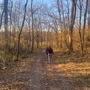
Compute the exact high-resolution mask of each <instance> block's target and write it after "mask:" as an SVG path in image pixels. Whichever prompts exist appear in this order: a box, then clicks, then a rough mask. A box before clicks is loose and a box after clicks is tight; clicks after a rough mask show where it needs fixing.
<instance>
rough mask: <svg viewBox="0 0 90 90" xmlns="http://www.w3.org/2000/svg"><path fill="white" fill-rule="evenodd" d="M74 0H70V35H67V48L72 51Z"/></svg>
mask: <svg viewBox="0 0 90 90" xmlns="http://www.w3.org/2000/svg"><path fill="white" fill-rule="evenodd" d="M75 1H76V0H72V8H71V20H70V27H69V31H70V37H69V50H70V51H71V52H72V51H73V26H74V22H75V16H76V2H75Z"/></svg>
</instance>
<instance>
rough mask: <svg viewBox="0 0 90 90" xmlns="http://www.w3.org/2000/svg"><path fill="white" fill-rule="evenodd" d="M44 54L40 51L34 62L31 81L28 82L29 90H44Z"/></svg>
mask: <svg viewBox="0 0 90 90" xmlns="http://www.w3.org/2000/svg"><path fill="white" fill-rule="evenodd" d="M43 55H44V52H42V51H40V53H39V54H38V55H37V57H36V59H35V60H34V62H33V64H32V68H31V73H30V79H29V82H28V86H29V88H28V90H42V88H43V87H42V86H43V85H42V79H43V78H44V76H45V70H44V66H43V63H42V60H43V59H45V58H43Z"/></svg>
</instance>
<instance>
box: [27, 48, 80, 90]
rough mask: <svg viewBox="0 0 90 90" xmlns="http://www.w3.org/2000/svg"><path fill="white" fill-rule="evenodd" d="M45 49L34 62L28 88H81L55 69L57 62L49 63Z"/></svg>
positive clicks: (35, 89)
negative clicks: (76, 86)
mask: <svg viewBox="0 0 90 90" xmlns="http://www.w3.org/2000/svg"><path fill="white" fill-rule="evenodd" d="M44 51H45V50H41V51H40V53H39V54H38V55H37V57H36V59H35V60H34V62H33V64H32V69H31V74H30V79H29V81H28V86H29V88H28V90H80V89H77V88H75V87H74V86H73V85H72V84H71V83H70V80H69V78H67V77H64V76H62V73H61V72H58V70H56V69H55V67H56V66H57V64H54V61H53V63H52V64H48V63H47V58H46V55H45V52H44Z"/></svg>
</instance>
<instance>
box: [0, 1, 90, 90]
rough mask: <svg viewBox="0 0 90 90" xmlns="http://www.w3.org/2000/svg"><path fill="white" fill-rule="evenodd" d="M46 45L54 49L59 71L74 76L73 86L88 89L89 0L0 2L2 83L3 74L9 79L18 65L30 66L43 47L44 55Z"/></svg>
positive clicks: (0, 71)
mask: <svg viewBox="0 0 90 90" xmlns="http://www.w3.org/2000/svg"><path fill="white" fill-rule="evenodd" d="M47 46H51V47H52V48H53V50H54V55H53V59H54V60H55V61H54V64H55V63H58V66H57V65H54V67H55V68H56V70H60V69H62V71H60V72H63V73H64V74H65V75H66V76H67V77H68V76H73V77H72V78H73V79H74V80H75V82H73V83H74V86H75V85H76V84H78V87H80V88H79V89H75V90H86V89H84V88H82V87H83V85H85V87H87V88H89V89H90V0H48V1H47V3H46V2H45V1H44V0H2V1H0V84H1V83H2V76H3V78H9V77H10V75H11V74H12V72H14V71H15V72H17V71H18V66H19V68H21V69H23V68H22V67H23V66H22V65H23V64H25V65H27V63H28V62H29V63H30V65H31V64H32V62H33V60H34V58H35V57H37V54H38V53H39V52H40V50H42V49H44V54H45V49H46V47H47ZM43 57H44V56H43ZM28 58H29V60H28ZM26 60H27V61H26ZM56 66H57V67H56ZM46 67H47V71H48V72H49V71H51V72H52V73H53V72H54V73H55V71H53V69H52V66H50V65H47V66H46ZM21 69H20V70H21ZM15 72H14V73H15ZM21 76H22V75H21ZM56 76H58V73H57V74H56ZM47 77H48V76H47ZM51 77H52V78H53V79H52V80H54V76H51ZM48 78H50V77H48ZM9 79H10V78H9ZM9 79H8V80H9ZM47 81H48V80H47ZM4 82H5V80H4V81H3V83H4ZM48 82H50V81H48ZM57 82H58V83H59V81H58V80H57ZM83 82H84V83H83ZM3 83H2V85H3ZM53 83H54V81H53ZM19 84H20V83H19ZM5 85H6V84H5ZM15 86H17V85H16V83H15ZM2 87H3V86H2ZM62 87H63V86H62ZM89 89H88V90H89ZM0 90H7V89H0ZM8 90H9V89H8ZM10 90H28V89H10ZM37 90H38V89H37ZM42 90H47V89H42ZM48 90H49V89H48ZM55 90H57V89H55ZM59 90H66V89H64V88H63V89H59ZM67 90H74V89H67Z"/></svg>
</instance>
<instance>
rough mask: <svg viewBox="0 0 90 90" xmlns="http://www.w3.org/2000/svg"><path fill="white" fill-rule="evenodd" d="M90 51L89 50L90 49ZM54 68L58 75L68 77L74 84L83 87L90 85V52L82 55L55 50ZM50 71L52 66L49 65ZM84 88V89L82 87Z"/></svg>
mask: <svg viewBox="0 0 90 90" xmlns="http://www.w3.org/2000/svg"><path fill="white" fill-rule="evenodd" d="M88 52H89V51H88ZM53 60H54V67H55V68H54V69H55V70H56V71H57V73H58V75H59V76H60V75H61V76H62V77H68V78H70V79H71V80H72V82H73V84H74V85H77V86H80V87H82V86H83V85H84V86H86V87H88V86H90V56H89V53H87V54H86V55H83V56H82V55H81V54H80V53H78V52H74V53H72V54H70V53H64V52H60V51H58V50H55V54H54V57H53ZM48 69H49V71H52V70H50V69H51V68H50V67H48ZM82 90H83V89H82Z"/></svg>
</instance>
